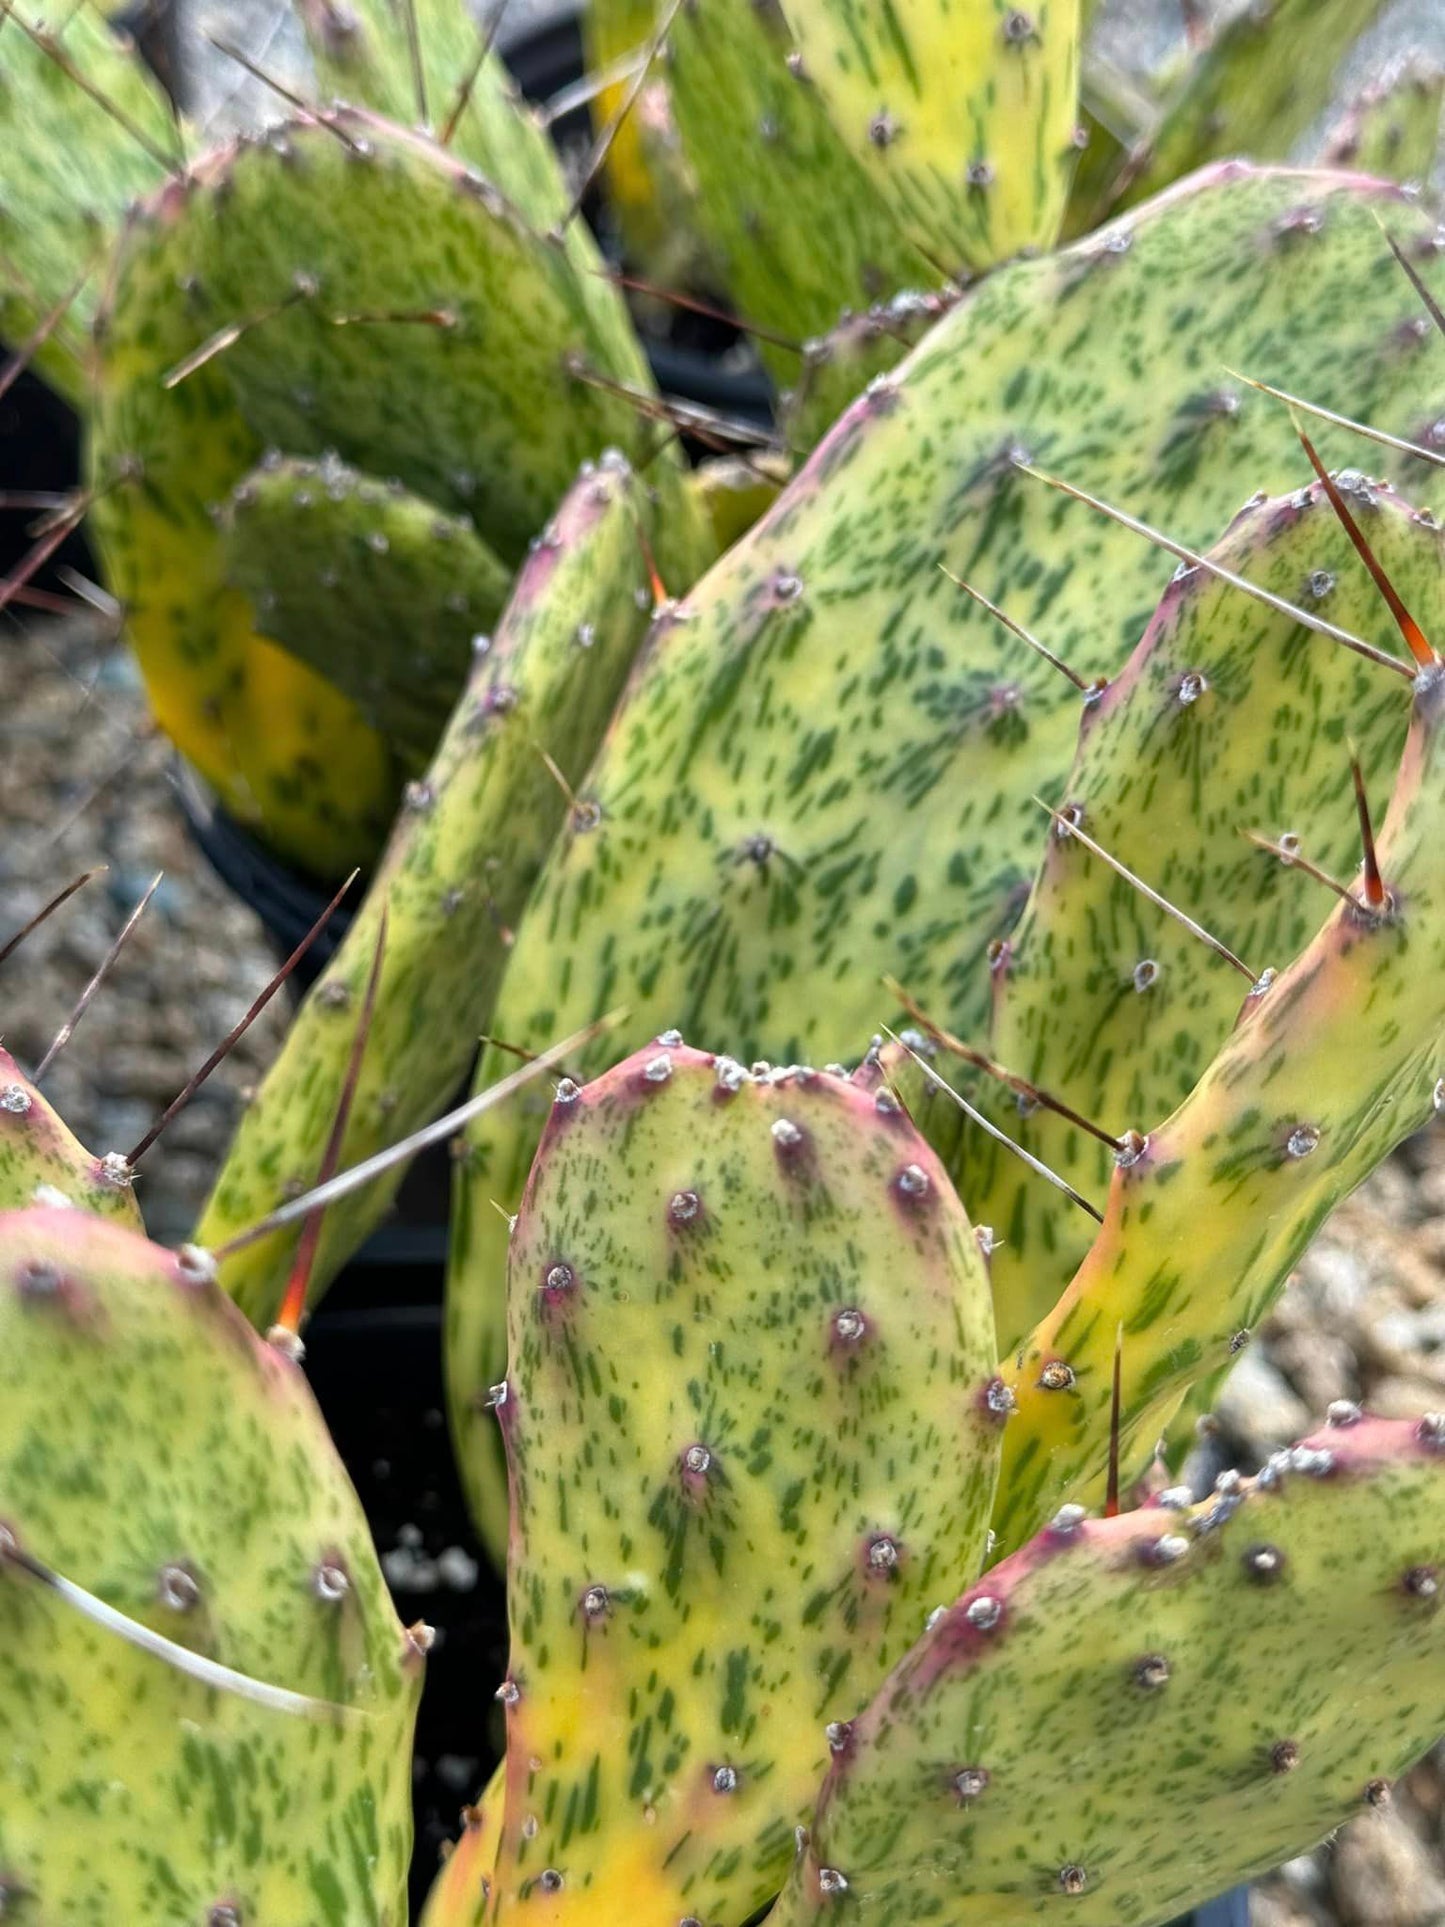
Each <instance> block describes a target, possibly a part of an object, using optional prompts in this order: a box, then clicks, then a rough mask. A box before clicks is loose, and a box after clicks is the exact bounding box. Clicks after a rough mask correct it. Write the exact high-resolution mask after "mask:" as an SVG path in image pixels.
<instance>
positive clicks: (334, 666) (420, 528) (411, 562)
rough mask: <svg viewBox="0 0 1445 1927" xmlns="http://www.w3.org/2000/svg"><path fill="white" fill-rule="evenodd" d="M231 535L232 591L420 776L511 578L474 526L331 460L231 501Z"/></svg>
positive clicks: (248, 484)
mask: <svg viewBox="0 0 1445 1927" xmlns="http://www.w3.org/2000/svg"><path fill="white" fill-rule="evenodd" d="M223 527H224V542H225V551H226V576H227V580H228V581H229V582H230V583H231V584H232V585H233V586H234V587H235V588H237V589H239V590H240V591H241V592H242V594H243V595H245V596H246V598H247V600H248V601H249V602H250V604H251V607H252V609H253V610H254V611H255V620H256V625H257V628H258V630H259V631H260V633H261V634H263V635H265V636H266V637H268V638H269V640H271V641H272V642H276V643H279V644H280V645H281V647H282V648H283V649H285V650H287V651H288V652H289V653H290V654H291V655H293V656H296V657H297V658H299V660H301V661H302V662H305V663H307V664H309V665H310V667H311V668H312V669H314V670H315V671H316V672H317V674H318V675H321V676H324V677H325V678H326V680H327V681H328V682H329V683H332V684H334V685H335V686H336V687H337V688H338V689H340V690H341V691H342V692H343V694H345V695H347V696H349V697H350V698H351V700H352V701H353V702H354V703H355V704H356V706H357V708H358V709H359V710H360V711H361V714H362V715H363V716H364V717H365V719H366V721H367V722H368V723H369V724H370V725H371V727H372V728H373V729H375V730H376V732H377V734H378V735H380V736H381V737H382V738H383V739H384V740H385V741H386V743H387V745H388V747H389V748H390V749H391V750H392V752H393V754H394V755H395V756H396V757H397V758H398V759H399V761H400V762H402V763H403V765H405V766H406V767H407V768H408V769H410V770H412V771H416V770H418V769H420V768H423V767H424V766H425V764H426V762H427V760H428V758H429V757H430V756H431V754H432V752H433V751H434V750H435V749H436V746H437V742H438V739H439V738H440V736H441V733H442V730H443V728H444V727H445V724H446V720H447V716H448V714H449V713H450V711H451V709H452V707H453V705H454V704H455V702H456V700H457V697H458V696H459V695H460V694H461V690H462V685H463V684H464V683H465V681H466V679H467V672H468V670H469V668H470V667H471V661H472V655H473V652H474V649H475V647H476V641H477V638H478V637H479V636H485V635H486V634H487V633H488V632H489V631H490V629H491V627H492V624H493V623H494V622H495V621H496V619H497V617H498V615H500V613H501V610H502V605H503V603H504V602H505V601H506V597H507V588H508V581H509V578H508V572H507V570H506V568H505V567H504V566H503V564H502V563H500V562H499V561H498V560H497V558H496V556H495V555H494V554H493V553H492V551H491V550H490V549H489V548H488V547H487V545H486V543H485V542H483V541H482V539H481V537H480V536H479V535H478V534H477V532H476V530H475V529H474V528H473V526H472V522H471V518H470V516H466V515H447V514H444V513H443V511H442V510H440V509H438V508H434V507H433V506H432V504H431V503H430V502H424V501H422V500H421V499H420V498H419V497H417V496H415V495H412V494H409V493H408V491H407V490H406V489H404V488H403V487H402V486H401V484H400V483H399V482H390V483H385V482H378V481H375V480H373V479H371V478H370V477H369V476H365V475H358V474H357V472H356V471H355V469H350V468H348V467H347V466H346V464H345V463H344V462H342V461H340V460H338V459H337V457H335V456H334V455H333V456H328V457H325V458H323V459H322V460H321V461H319V462H305V461H299V460H296V459H294V458H292V459H286V458H284V457H281V456H276V457H274V458H273V459H271V460H268V461H264V462H262V463H261V465H260V466H259V467H258V468H255V469H253V470H252V471H251V473H250V474H249V475H247V476H246V477H244V479H243V480H241V481H239V482H238V483H237V484H236V486H235V488H234V489H232V491H231V494H230V497H229V498H228V500H227V503H226V511H225V519H224V525H223Z"/></svg>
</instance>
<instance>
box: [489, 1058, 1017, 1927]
mask: <svg viewBox="0 0 1445 1927" xmlns="http://www.w3.org/2000/svg"><path fill="white" fill-rule="evenodd" d="M508 1298H509V1318H508V1323H509V1339H510V1347H509V1358H508V1364H507V1372H506V1377H505V1379H504V1380H503V1381H502V1382H501V1383H500V1384H498V1385H497V1386H496V1387H495V1388H494V1389H493V1392H492V1395H491V1404H492V1406H493V1408H494V1413H495V1416H494V1417H493V1414H492V1413H489V1414H488V1418H489V1421H490V1422H492V1423H496V1422H497V1421H500V1428H501V1431H502V1433H503V1436H504V1438H505V1441H506V1447H507V1457H508V1465H509V1470H510V1477H511V1494H512V1527H511V1544H510V1550H509V1559H508V1595H509V1600H510V1617H511V1627H512V1646H511V1658H510V1664H509V1668H508V1673H507V1678H506V1681H505V1683H504V1685H503V1687H502V1689H501V1695H500V1697H501V1699H502V1701H503V1703H504V1705H505V1707H506V1715H507V1765H506V1793H505V1812H504V1818H503V1823H502V1830H501V1843H500V1852H499V1856H498V1861H497V1867H496V1872H495V1876H494V1880H493V1900H492V1905H493V1908H494V1909H495V1910H496V1912H497V1913H498V1914H499V1915H500V1916H501V1917H502V1918H504V1919H510V1918H511V1917H512V1913H513V1910H514V1909H516V1911H517V1915H518V1918H521V1917H522V1914H523V1911H524V1910H525V1914H526V1918H527V1919H529V1920H535V1921H536V1922H537V1923H539V1927H563V1923H571V1922H583V1921H586V1922H591V1923H598V1922H613V1921H616V1922H622V1921H625V1920H629V1919H634V1918H639V1917H643V1918H647V1919H649V1920H659V1921H662V1920H667V1921H675V1920H679V1919H682V1918H684V1917H687V1918H696V1919H699V1920H707V1921H714V1920H734V1921H738V1922H741V1921H743V1920H744V1919H746V1918H747V1917H748V1916H749V1915H750V1914H751V1913H752V1912H753V1911H754V1910H755V1908H756V1907H757V1906H758V1905H759V1904H760V1903H761V1902H762V1901H764V1900H766V1899H767V1898H768V1896H769V1895H770V1894H771V1893H773V1892H774V1891H775V1890H776V1889H777V1887H778V1885H779V1884H780V1883H781V1880H782V1878H783V1876H784V1874H785V1873H786V1871H787V1866H788V1860H789V1857H790V1855H791V1852H792V1843H793V1826H794V1824H795V1822H797V1821H798V1820H799V1819H800V1818H801V1817H802V1815H803V1813H804V1811H805V1810H806V1807H807V1804H808V1801H809V1798H810V1792H811V1789H812V1787H813V1786H814V1785H815V1784H816V1782H817V1780H818V1778H819V1776H820V1775H821V1773H822V1771H823V1769H824V1767H825V1766H826V1764H827V1761H828V1757H829V1750H830V1746H831V1745H835V1744H836V1743H837V1739H836V1735H837V1732H838V1731H839V1730H840V1729H839V1728H836V1727H835V1726H833V1725H832V1724H831V1723H833V1722H839V1721H846V1720H847V1719H848V1718H850V1717H851V1715H852V1714H853V1713H854V1712H855V1711H856V1710H857V1709H858V1708H859V1707H860V1706H861V1705H862V1704H863V1703H864V1702H865V1701H866V1700H867V1698H868V1697H869V1695H870V1694H871V1693H872V1691H873V1690H874V1687H875V1685H876V1683H877V1682H878V1681H879V1680H880V1679H881V1678H882V1676H883V1674H884V1673H885V1672H886V1671H887V1668H888V1667H889V1666H890V1665H891V1664H892V1663H893V1662H894V1660H895V1659H896V1658H897V1657H899V1656H900V1655H901V1653H902V1652H903V1651H905V1650H906V1649H907V1647H908V1646H909V1645H911V1644H912V1642H913V1640H914V1639H916V1638H917V1636H918V1633H919V1631H920V1630H921V1628H922V1625H923V1621H924V1618H925V1616H926V1614H927V1613H928V1611H929V1609H930V1608H931V1607H933V1606H935V1605H937V1604H939V1603H940V1602H941V1601H947V1600H948V1599H950V1598H952V1597H953V1596H954V1594H955V1593H956V1591H957V1590H958V1588H959V1587H960V1585H962V1584H964V1583H966V1581H967V1579H968V1578H969V1577H970V1576H971V1575H972V1573H973V1572H974V1571H976V1570H977V1567H978V1564H979V1562H980V1560H981V1558H982V1555H983V1533H984V1528H985V1526H986V1523H987V1517H986V1515H987V1512H988V1507H989V1494H990V1493H991V1491H992V1488H993V1479H994V1467H995V1462H996V1456H997V1447H998V1440H999V1435H1000V1431H1001V1428H1002V1419H1001V1417H1000V1416H999V1414H998V1413H997V1412H996V1411H995V1410H994V1409H992V1407H991V1403H990V1374H991V1371H992V1349H991V1348H992V1344H993V1321H992V1316H991V1312H990V1309H989V1300H988V1282H987V1277H986V1274H985V1271H984V1265H983V1260H982V1258H981V1256H980V1253H979V1250H978V1246H977V1242H976V1240H975V1238H974V1235H973V1231H972V1228H971V1227H970V1225H969V1223H968V1221H967V1219H966V1217H965V1216H964V1213H963V1210H962V1208H961V1207H960V1205H959V1204H958V1201H957V1198H956V1197H955V1195H954V1193H953V1192H952V1190H951V1189H950V1187H949V1186H948V1184H947V1181H946V1179H945V1178H944V1174H943V1171H942V1168H941V1166H940V1165H939V1164H938V1162H937V1160H936V1158H934V1156H933V1154H932V1153H931V1152H930V1151H929V1149H928V1147H927V1146H926V1145H925V1143H924V1142H923V1140H922V1138H921V1137H920V1136H919V1135H918V1133H917V1131H916V1130H915V1129H914V1128H913V1126H912V1124H911V1123H910V1122H909V1120H908V1118H907V1116H906V1115H905V1114H904V1113H903V1111H902V1110H901V1108H900V1107H899V1106H898V1104H897V1103H896V1101H895V1100H894V1098H893V1097H892V1094H891V1093H890V1092H889V1091H888V1090H887V1089H886V1088H885V1087H884V1086H883V1085H882V1083H881V1081H880V1079H879V1077H878V1074H877V1072H876V1068H875V1067H874V1066H873V1065H872V1064H871V1063H870V1064H868V1065H867V1066H865V1068H864V1069H863V1071H862V1072H861V1073H860V1075H858V1076H855V1078H854V1079H853V1080H851V1081H849V1080H845V1079H843V1078H841V1077H838V1076H836V1075H833V1074H830V1073H821V1072H816V1073H815V1072H813V1071H809V1070H804V1069H799V1068H796V1067H794V1068H789V1069H780V1070H778V1071H777V1072H770V1071H768V1070H767V1069H766V1068H765V1067H761V1066H759V1067H756V1068H755V1069H754V1071H753V1072H751V1073H750V1072H749V1071H747V1070H745V1069H744V1067H743V1066H742V1065H741V1064H739V1063H736V1062H735V1061H733V1060H732V1059H730V1058H721V1057H719V1058H714V1057H711V1056H706V1055H704V1054H703V1053H701V1052H698V1051H694V1050H689V1049H687V1048H686V1047H685V1046H683V1045H682V1044H681V1042H680V1041H679V1040H678V1039H676V1038H674V1037H671V1036H664V1037H662V1038H660V1039H659V1040H658V1041H657V1042H656V1043H655V1044H654V1045H653V1046H651V1047H649V1048H648V1049H646V1050H644V1051H643V1052H641V1053H639V1054H638V1055H636V1056H634V1057H632V1058H629V1059H627V1060H626V1061H625V1062H623V1063H622V1064H620V1065H619V1066H617V1067H616V1068H615V1069H614V1070H612V1071H610V1072H609V1073H608V1074H607V1075H606V1076H605V1077H603V1078H601V1079H599V1080H598V1081H597V1082H596V1083H594V1084H590V1085H588V1086H586V1087H585V1088H582V1089H579V1088H578V1087H577V1086H575V1085H573V1084H571V1083H570V1082H564V1083H563V1084H562V1085H561V1086H560V1087H559V1088H558V1091H557V1096H556V1099H555V1102H554V1104H553V1108H552V1113H551V1117H550V1120H549V1123H548V1126H547V1130H546V1133H545V1135H544V1138H543V1142H542V1146H541V1149H540V1151H539V1153H538V1157H537V1162H536V1166H535V1168H534V1170H533V1173H532V1178H531V1182H530V1184H529V1186H528V1189H527V1195H526V1197H525V1199H524V1200H523V1203H522V1208H521V1213H520V1216H519V1218H518V1221H517V1224H516V1227H515V1230H514V1231H513V1234H512V1241H511V1252H510V1265H509V1285H508Z"/></svg>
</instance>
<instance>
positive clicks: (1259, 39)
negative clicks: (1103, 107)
mask: <svg viewBox="0 0 1445 1927" xmlns="http://www.w3.org/2000/svg"><path fill="white" fill-rule="evenodd" d="M1383 3H1384V0H1270V4H1268V5H1265V6H1259V5H1256V4H1255V0H1234V4H1233V5H1232V7H1231V8H1230V10H1229V11H1228V13H1227V16H1226V18H1225V20H1224V22H1223V24H1222V25H1221V26H1220V27H1219V28H1218V29H1217V30H1216V32H1215V34H1214V36H1213V38H1212V39H1211V41H1210V43H1209V45H1208V46H1207V47H1206V48H1205V49H1204V51H1203V52H1202V53H1201V54H1200V55H1199V57H1198V59H1197V60H1196V61H1194V63H1193V64H1192V65H1191V66H1190V67H1189V68H1188V69H1187V71H1186V73H1185V75H1184V78H1183V79H1182V80H1181V82H1180V85H1179V88H1178V90H1177V92H1176V93H1175V95H1174V96H1173V98H1172V99H1171V100H1170V101H1169V102H1168V103H1167V104H1166V106H1165V108H1164V112H1163V117H1162V119H1161V121H1160V123H1159V125H1158V127H1157V128H1156V129H1154V131H1153V132H1152V134H1150V135H1149V136H1148V137H1147V138H1146V139H1145V141H1144V142H1143V143H1142V145H1141V147H1140V149H1139V151H1138V152H1136V153H1135V154H1134V155H1133V156H1132V157H1131V158H1130V159H1129V160H1128V161H1127V162H1126V164H1125V171H1124V176H1123V179H1122V181H1121V190H1122V191H1121V192H1120V193H1119V195H1118V197H1117V200H1116V202H1115V204H1116V205H1117V206H1120V207H1132V206H1134V205H1135V204H1136V203H1137V202H1139V201H1142V200H1144V199H1146V198H1147V197H1148V196H1149V195H1151V194H1157V193H1158V192H1159V191H1160V189H1161V188H1164V187H1167V186H1168V185H1169V183H1170V182H1171V181H1175V180H1178V178H1179V177H1180V175H1182V174H1187V173H1188V172H1189V171H1190V170H1191V169H1193V168H1196V167H1202V166H1203V165H1204V164H1205V163H1206V162H1208V161H1212V160H1215V159H1218V158H1220V157H1222V156H1224V155H1226V154H1248V155H1250V156H1251V158H1254V159H1258V160H1283V159H1284V158H1285V157H1286V156H1287V155H1289V154H1290V153H1291V152H1292V151H1293V149H1294V146H1295V143H1296V142H1297V141H1298V140H1299V138H1300V136H1301V135H1302V134H1304V133H1306V132H1307V131H1308V129H1309V127H1310V124H1311V123H1312V122H1313V121H1314V120H1315V119H1316V117H1317V116H1318V115H1320V114H1322V113H1323V112H1324V111H1325V109H1326V108H1327V107H1328V106H1329V103H1330V100H1331V98H1332V94H1333V88H1334V80H1335V73H1336V70H1337V69H1338V67H1339V65H1340V62H1341V61H1342V60H1343V59H1344V57H1345V54H1346V53H1347V52H1348V51H1349V49H1350V47H1351V46H1352V45H1353V44H1354V42H1355V41H1356V40H1357V39H1358V38H1359V37H1360V35H1361V34H1362V33H1363V32H1364V31H1365V29H1366V28H1367V27H1368V26H1369V25H1370V24H1371V22H1372V21H1373V20H1374V18H1375V16H1376V15H1377V14H1378V13H1379V12H1380V11H1381V9H1382V6H1383Z"/></svg>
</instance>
